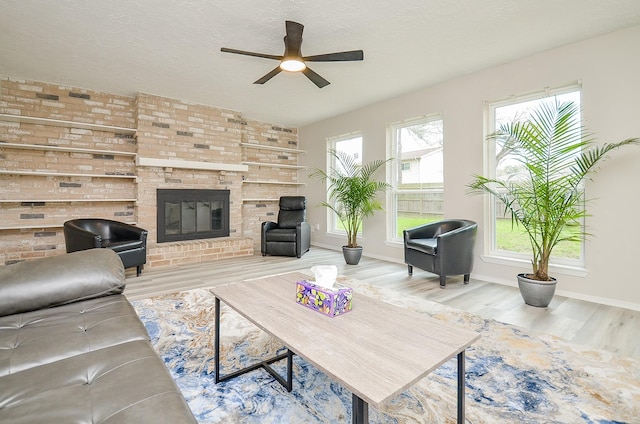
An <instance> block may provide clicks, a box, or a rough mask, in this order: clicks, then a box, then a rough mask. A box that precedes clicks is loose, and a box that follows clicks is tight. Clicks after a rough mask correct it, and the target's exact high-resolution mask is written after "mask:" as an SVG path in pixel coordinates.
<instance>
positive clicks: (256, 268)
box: [125, 247, 640, 359]
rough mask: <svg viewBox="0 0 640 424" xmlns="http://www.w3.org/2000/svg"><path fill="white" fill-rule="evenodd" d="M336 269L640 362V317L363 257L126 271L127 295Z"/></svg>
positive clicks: (333, 254) (314, 252)
mask: <svg viewBox="0 0 640 424" xmlns="http://www.w3.org/2000/svg"><path fill="white" fill-rule="evenodd" d="M329 264H333V265H336V266H337V267H338V274H339V275H345V276H349V277H352V278H355V279H358V280H360V281H363V282H365V283H368V284H370V285H374V286H380V287H386V288H390V289H393V290H397V291H399V292H401V293H406V294H408V295H412V296H418V297H421V298H424V299H428V300H431V301H435V302H439V303H442V304H445V305H448V306H451V307H454V308H458V309H462V310H465V311H468V312H471V313H474V314H477V315H480V316H482V317H484V318H492V319H495V320H498V321H501V322H506V323H509V324H514V325H518V326H521V327H524V328H528V329H530V330H534V331H540V332H544V333H548V334H553V335H556V336H559V337H562V338H564V339H566V340H569V341H572V342H574V343H578V344H582V345H586V346H591V347H595V348H600V349H605V350H609V351H612V352H615V353H618V354H621V355H625V356H631V357H634V358H636V359H640V312H637V311H632V310H628V309H622V308H615V307H611V306H606V305H600V304H596V303H591V302H585V301H581V300H575V299H569V298H566V297H562V296H557V295H556V296H555V297H554V299H553V301H552V302H551V305H549V307H548V308H535V307H532V306H528V305H525V304H524V302H523V301H522V298H521V297H520V293H519V291H518V289H517V288H516V287H509V286H504V285H501V284H495V283H488V282H484V281H476V280H474V279H473V275H472V278H471V283H470V284H469V285H464V284H463V283H462V276H460V277H451V278H448V279H447V287H446V289H441V288H440V286H439V279H438V277H437V276H436V275H434V274H430V273H428V272H425V271H422V270H420V269H417V268H414V273H413V276H409V275H408V274H407V267H406V265H404V264H398V263H393V262H387V261H382V260H378V259H372V258H367V257H363V258H362V260H361V261H360V264H358V265H346V264H345V263H344V259H343V258H342V252H338V251H333V250H327V249H322V248H318V247H312V248H311V250H310V251H309V252H308V253H307V254H305V255H303V256H302V258H300V259H298V258H295V257H294V258H291V257H283V256H282V257H281V256H266V257H263V256H261V255H260V254H259V253H258V254H257V255H254V256H250V257H241V258H230V259H222V260H218V261H213V262H206V263H199V264H190V265H180V266H176V267H167V268H157V269H151V270H145V271H144V272H143V273H142V275H141V276H140V277H136V276H135V269H133V268H132V269H130V270H128V271H127V288H126V290H125V294H126V296H127V298H129V299H130V300H135V299H142V298H147V297H151V296H156V295H160V294H168V293H173V292H177V291H182V290H189V289H194V288H207V287H212V286H214V285H216V284H222V283H228V282H233V281H239V280H245V279H248V278H256V277H262V276H266V275H270V274H277V273H282V272H289V271H298V270H301V269H308V268H311V267H312V266H313V265H329Z"/></svg>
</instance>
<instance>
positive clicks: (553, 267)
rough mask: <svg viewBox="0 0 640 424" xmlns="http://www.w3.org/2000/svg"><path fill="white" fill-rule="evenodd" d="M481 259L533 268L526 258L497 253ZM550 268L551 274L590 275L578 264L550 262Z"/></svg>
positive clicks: (517, 266) (498, 263)
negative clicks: (498, 254)
mask: <svg viewBox="0 0 640 424" xmlns="http://www.w3.org/2000/svg"><path fill="white" fill-rule="evenodd" d="M480 259H482V260H483V261H484V262H486V263H490V264H497V265H506V266H510V267H514V268H520V269H522V268H523V267H524V268H526V269H527V270H530V269H531V262H530V261H528V260H525V259H517V258H510V257H506V256H497V255H480ZM549 269H550V271H551V274H560V275H572V276H574V277H586V276H587V275H589V270H588V269H586V268H582V267H577V266H569V265H558V264H549Z"/></svg>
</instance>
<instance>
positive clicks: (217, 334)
mask: <svg viewBox="0 0 640 424" xmlns="http://www.w3.org/2000/svg"><path fill="white" fill-rule="evenodd" d="M215 308H216V320H215V325H216V329H215V332H214V339H213V340H214V342H213V344H214V355H215V356H216V358H215V364H216V370H215V372H216V384H218V383H219V382H220V299H218V298H217V297H216V298H215Z"/></svg>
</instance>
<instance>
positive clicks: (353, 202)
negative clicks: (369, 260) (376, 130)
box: [310, 149, 390, 265]
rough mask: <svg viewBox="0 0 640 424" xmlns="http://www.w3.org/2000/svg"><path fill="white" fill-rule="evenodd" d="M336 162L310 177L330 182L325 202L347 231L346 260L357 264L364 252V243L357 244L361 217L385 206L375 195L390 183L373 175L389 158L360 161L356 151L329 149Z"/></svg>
mask: <svg viewBox="0 0 640 424" xmlns="http://www.w3.org/2000/svg"><path fill="white" fill-rule="evenodd" d="M329 154H330V155H331V156H332V157H333V158H334V159H335V161H334V163H335V165H334V166H332V167H331V168H330V169H329V171H328V172H325V171H323V170H322V169H316V170H315V171H314V172H313V173H312V174H311V175H310V177H314V178H317V179H319V180H320V181H322V182H325V181H326V182H327V184H328V186H327V192H328V194H329V199H328V201H325V202H322V206H325V207H327V208H329V209H331V210H332V211H333V212H335V214H336V216H337V217H338V219H339V220H340V222H341V223H342V226H343V227H344V229H345V231H346V232H347V244H346V245H345V246H342V252H343V255H344V259H345V261H346V263H347V264H350V265H357V264H358V262H360V258H361V256H362V246H359V245H358V240H357V237H358V231H359V230H360V228H361V226H362V220H363V219H364V218H366V217H368V216H371V215H373V213H374V212H375V211H378V210H382V205H381V204H380V202H379V201H378V200H377V199H376V196H377V194H378V193H380V192H382V191H385V190H387V188H388V187H389V184H387V183H386V182H382V181H376V180H375V179H373V174H375V172H376V171H377V170H378V169H379V168H380V167H382V166H383V165H384V164H385V163H387V162H388V161H389V160H390V159H387V160H375V161H373V162H369V163H367V164H365V165H361V164H359V163H358V162H357V160H356V158H355V157H354V156H353V155H350V154H348V153H345V152H342V151H336V150H335V149H330V150H329Z"/></svg>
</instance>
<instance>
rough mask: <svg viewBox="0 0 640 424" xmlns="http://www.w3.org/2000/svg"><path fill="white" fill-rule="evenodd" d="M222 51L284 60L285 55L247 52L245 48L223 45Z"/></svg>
mask: <svg viewBox="0 0 640 424" xmlns="http://www.w3.org/2000/svg"><path fill="white" fill-rule="evenodd" d="M220 51H221V52H224V53H235V54H243V55H245V56H253V57H262V58H264V59H273V60H282V58H283V56H276V55H272V54H264V53H254V52H246V51H244V50H236V49H228V48H226V47H222V48H221V49H220Z"/></svg>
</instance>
